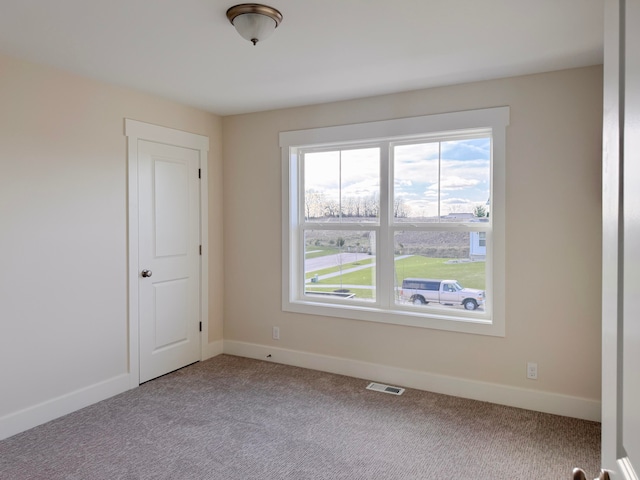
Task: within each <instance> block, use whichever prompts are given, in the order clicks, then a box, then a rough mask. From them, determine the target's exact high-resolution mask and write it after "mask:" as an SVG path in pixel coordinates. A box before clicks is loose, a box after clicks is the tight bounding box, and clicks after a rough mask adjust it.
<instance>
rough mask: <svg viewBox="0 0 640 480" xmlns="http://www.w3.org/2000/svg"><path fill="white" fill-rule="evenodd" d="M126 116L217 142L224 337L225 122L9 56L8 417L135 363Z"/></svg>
mask: <svg viewBox="0 0 640 480" xmlns="http://www.w3.org/2000/svg"><path fill="white" fill-rule="evenodd" d="M125 117H128V118H133V119H136V120H140V121H144V122H149V123H153V124H157V125H163V126H167V127H172V128H176V129H180V130H186V131H189V132H193V133H197V134H201V135H206V136H207V137H209V139H210V152H209V165H208V166H209V195H210V205H209V212H210V219H209V225H210V232H209V241H210V258H211V265H210V269H209V272H210V278H209V282H210V287H211V295H210V302H209V305H210V322H209V332H210V335H209V339H210V341H214V340H221V339H222V313H223V312H222V291H223V281H222V240H223V239H222V228H221V224H222V157H221V119H220V118H219V117H216V116H214V115H211V114H210V113H207V112H203V111H199V110H196V109H193V108H188V107H185V106H181V105H178V104H176V103H174V102H170V101H166V100H162V99H159V98H157V97H153V96H150V95H146V94H142V93H139V92H136V91H132V90H128V89H124V88H118V87H114V86H109V85H106V84H102V83H99V82H96V81H92V80H89V79H85V78H81V77H78V76H75V75H72V74H68V73H64V72H61V71H59V70H56V69H52V68H49V67H45V66H40V65H35V64H32V63H28V62H24V61H20V60H16V59H13V58H10V57H6V56H1V55H0V366H1V367H0V385H1V387H0V389H1V391H2V394H1V395H0V420H2V418H3V416H6V415H8V414H11V413H12V412H16V411H18V410H21V409H24V408H27V407H30V406H33V405H35V404H38V403H40V402H44V401H48V400H51V399H54V398H56V397H59V396H63V395H67V394H69V393H71V392H74V391H77V390H79V389H83V388H86V387H90V386H93V385H96V384H98V383H99V382H106V381H108V380H109V379H112V378H114V377H117V376H118V375H122V374H124V373H126V372H127V370H128V343H127V342H128V339H127V337H128V326H127V308H128V307H127V288H128V287H127V177H126V172H127V169H126V167H127V157H126V152H127V150H126V146H127V142H126V137H125V136H124V118H125ZM0 423H1V422H0ZM1 426H2V425H0V427H1ZM0 433H1V432H0Z"/></svg>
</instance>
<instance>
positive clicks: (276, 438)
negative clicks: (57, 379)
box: [0, 355, 600, 480]
mask: <svg viewBox="0 0 640 480" xmlns="http://www.w3.org/2000/svg"><path fill="white" fill-rule="evenodd" d="M367 383H368V382H367V381H365V380H359V379H354V378H350V377H344V376H340V375H332V374H327V373H322V372H316V371H311V370H305V369H301V368H295V367H288V366H284V365H277V364H273V363H267V362H261V361H256V360H249V359H244V358H239V357H232V356H228V355H221V356H219V357H216V358H213V359H211V360H208V361H206V362H202V363H198V364H195V365H192V366H190V367H187V368H184V369H182V370H179V371H177V372H174V373H172V374H169V375H166V376H164V377H161V378H159V379H156V380H154V381H151V382H148V383H146V384H144V385H142V386H141V387H140V388H137V389H135V390H132V391H128V392H126V393H123V394H121V395H118V396H117V397H114V398H111V399H109V400H105V401H103V402H100V403H98V404H96V405H92V406H90V407H87V408H85V409H83V410H80V411H78V412H75V413H72V414H70V415H67V416H66V417H63V418H60V419H57V420H54V421H52V422H49V423H47V424H45V425H42V426H40V427H37V428H34V429H32V430H29V431H27V432H24V433H22V434H19V435H16V436H14V437H11V438H9V439H7V440H4V441H2V442H0V478H1V479H3V480H5V479H6V480H23V479H30V480H31V479H43V480H45V479H46V480H54V479H73V480H98V479H109V480H114V479H130V480H133V479H171V480H174V479H176V480H177V479H225V480H252V479H256V480H258V479H260V480H270V479H273V480H276V479H298V480H301V479H352V480H355V479H459V478H460V479H472V478H491V479H504V480H514V479H522V480H525V479H527V480H528V479H536V480H537V479H554V480H555V479H558V480H562V479H570V478H571V470H572V468H573V467H574V466H580V467H582V468H584V469H585V470H586V471H587V473H589V474H590V475H591V476H595V475H596V473H597V472H598V470H599V466H600V424H599V423H595V422H587V421H583V420H576V419H572V418H566V417H559V416H554V415H548V414H543V413H537V412H531V411H527V410H521V409H516V408H510V407H504V406H499V405H493V404H489V403H484V402H477V401H473V400H464V399H460V398H456V397H450V396H446V395H438V394H433V393H429V392H422V391H419V390H411V389H408V390H407V391H406V392H405V393H404V395H402V396H394V395H389V394H385V393H379V392H372V391H369V390H366V389H365V387H366V385H367Z"/></svg>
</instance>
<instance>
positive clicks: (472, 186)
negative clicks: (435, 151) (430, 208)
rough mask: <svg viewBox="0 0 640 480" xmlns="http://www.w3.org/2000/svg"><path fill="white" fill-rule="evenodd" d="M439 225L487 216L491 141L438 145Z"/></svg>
mask: <svg viewBox="0 0 640 480" xmlns="http://www.w3.org/2000/svg"><path fill="white" fill-rule="evenodd" d="M441 146H442V150H441V165H440V215H441V221H452V222H460V221H473V220H474V219H477V218H478V217H486V216H487V215H488V213H489V194H490V192H491V185H490V177H491V139H489V138H474V139H468V140H456V141H451V142H442V143H441Z"/></svg>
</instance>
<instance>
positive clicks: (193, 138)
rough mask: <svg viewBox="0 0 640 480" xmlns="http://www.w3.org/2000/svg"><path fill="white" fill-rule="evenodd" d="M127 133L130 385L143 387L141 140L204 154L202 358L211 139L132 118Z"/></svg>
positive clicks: (205, 332) (206, 305) (206, 321)
mask: <svg viewBox="0 0 640 480" xmlns="http://www.w3.org/2000/svg"><path fill="white" fill-rule="evenodd" d="M124 133H125V136H126V137H127V173H128V176H127V182H128V187H127V192H128V198H127V204H128V245H127V248H128V276H127V279H128V292H129V296H128V297H129V308H128V327H129V329H128V334H129V338H128V342H129V386H130V388H135V387H137V386H138V385H140V360H139V359H140V349H139V340H140V338H139V318H138V315H139V314H138V312H139V292H138V244H139V238H138V221H139V218H138V141H139V140H148V141H152V142H157V143H164V144H168V145H175V146H178V147H184V148H192V149H194V150H199V151H200V173H201V180H200V244H201V245H202V257H201V261H200V319H201V321H202V332H201V334H200V359H201V360H202V359H204V356H203V352H205V348H206V346H207V344H208V338H209V295H208V291H209V281H208V279H209V236H208V226H209V221H208V218H209V209H208V205H209V203H208V198H209V191H208V182H207V179H208V169H207V154H208V152H209V138H208V137H205V136H203V135H197V134H195V133H189V132H183V131H181V130H175V129H172V128H167V127H161V126H158V125H152V124H150V123H145V122H140V121H137V120H132V119H129V118H125V119H124Z"/></svg>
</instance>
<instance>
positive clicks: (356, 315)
mask: <svg viewBox="0 0 640 480" xmlns="http://www.w3.org/2000/svg"><path fill="white" fill-rule="evenodd" d="M508 125H509V107H496V108H487V109H481V110H469V111H463V112H453V113H443V114H436V115H427V116H421V117H411V118H401V119H395V120H385V121H379V122H370V123H360V124H351V125H341V126H334V127H323V128H314V129H310V130H296V131H288V132H281V133H280V147H281V150H282V218H283V221H282V309H283V310H284V311H287V312H296V313H302V314H309V315H322V316H330V317H340V318H348V319H354V320H365V321H373V322H382V323H391V324H397V325H406V326H413V327H424V328H433V329H438V330H448V331H455V332H465V333H474V334H481V335H492V336H504V334H505V318H504V313H505V297H504V291H505V153H506V127H507V126H508ZM474 131H477V132H478V133H483V132H484V133H486V132H487V131H488V132H490V135H491V137H492V142H491V143H492V163H491V193H490V195H491V220H490V221H491V225H492V227H491V229H490V230H489V231H488V232H487V268H486V274H487V291H489V292H490V294H489V295H488V297H487V305H485V312H484V313H482V314H479V313H477V312H465V311H457V310H456V311H455V312H449V311H445V310H440V309H426V308H424V309H423V308H403V307H401V306H398V305H395V304H393V303H392V302H390V301H388V300H383V301H381V302H376V303H375V305H370V304H367V303H363V302H353V301H348V300H341V299H331V300H329V299H324V298H323V299H316V298H314V297H310V296H308V295H307V296H305V295H304V281H300V279H301V278H304V245H303V242H302V241H301V240H300V239H301V235H300V233H301V222H302V215H301V213H303V212H301V210H300V209H301V208H302V206H301V205H300V202H299V198H300V195H299V188H304V187H303V185H302V176H301V172H300V171H299V165H298V158H297V152H298V150H299V149H309V148H314V147H323V146H328V145H339V146H344V145H349V144H356V143H366V142H375V141H380V140H385V141H386V140H391V141H393V142H401V141H409V140H412V139H416V138H423V137H425V136H431V135H433V136H442V135H454V134H456V133H460V134H462V135H464V136H466V135H469V134H473V133H474ZM389 188H390V187H389V185H381V191H380V198H381V202H382V201H383V200H382V199H383V198H389V196H388V192H389ZM302 197H304V195H302ZM381 208H383V206H382V205H381ZM381 223H382V222H381ZM439 225H440V226H442V227H443V228H444V229H446V228H449V227H448V226H447V225H448V224H446V223H445V224H439ZM466 226H467V227H468V226H469V225H468V224H466ZM332 227H334V225H332ZM335 227H336V229H338V230H339V229H340V228H341V227H340V225H339V224H338V223H336V225H335ZM397 227H402V225H398V224H396V225H395V226H394V227H393V228H391V229H387V230H385V229H382V230H381V231H384V232H385V234H387V233H388V232H392V231H394V229H397ZM350 228H351V227H350ZM376 228H377V227H376ZM407 228H409V229H410V228H411V226H410V225H407ZM453 228H455V227H453ZM361 229H362V230H368V229H374V226H373V225H372V224H370V223H362V225H361ZM477 230H483V228H482V227H481V225H478V228H477ZM387 240H388V241H391V239H387ZM377 241H380V239H377ZM388 250H389V251H387V252H384V251H382V249H380V251H379V252H378V258H377V261H376V263H377V264H379V266H377V267H376V268H377V269H378V271H377V278H379V279H380V281H379V286H380V290H379V294H380V295H386V293H384V292H391V291H392V289H391V288H390V283H389V282H390V280H389V279H384V278H382V277H381V275H380V272H381V268H383V267H381V266H380V265H385V264H386V267H385V270H386V271H392V270H389V268H391V269H392V268H393V249H388ZM489 260H490V261H489Z"/></svg>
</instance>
